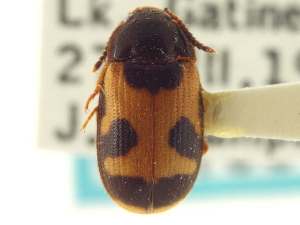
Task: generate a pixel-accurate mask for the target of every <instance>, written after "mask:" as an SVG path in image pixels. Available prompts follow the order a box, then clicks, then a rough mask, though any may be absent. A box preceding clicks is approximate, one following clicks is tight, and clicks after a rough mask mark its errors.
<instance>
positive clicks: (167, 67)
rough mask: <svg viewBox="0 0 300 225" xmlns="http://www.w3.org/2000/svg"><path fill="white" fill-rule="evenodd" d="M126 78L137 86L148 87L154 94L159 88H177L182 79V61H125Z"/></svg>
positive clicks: (133, 85)
mask: <svg viewBox="0 0 300 225" xmlns="http://www.w3.org/2000/svg"><path fill="white" fill-rule="evenodd" d="M124 65H125V68H124V73H125V80H126V81H127V82H128V84H129V85H130V86H132V87H135V88H146V89H148V90H149V91H150V93H151V94H152V95H154V94H156V93H157V92H158V91H159V89H161V88H164V89H174V88H177V87H178V86H179V84H180V81H181V79H182V69H181V66H180V62H174V63H169V64H164V65H139V64H134V63H128V62H126V63H124Z"/></svg>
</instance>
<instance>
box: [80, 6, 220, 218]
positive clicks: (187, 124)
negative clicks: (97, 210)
mask: <svg viewBox="0 0 300 225" xmlns="http://www.w3.org/2000/svg"><path fill="white" fill-rule="evenodd" d="M194 47H197V48H199V49H202V50H204V51H206V52H209V53H215V51H214V50H213V49H211V48H209V47H207V46H204V45H203V44H202V43H200V42H198V41H197V40H196V39H195V38H194V37H193V35H192V34H191V33H190V32H189V31H188V30H187V28H186V26H185V25H184V24H183V22H182V21H181V20H180V19H179V18H178V17H177V16H175V15H174V14H173V13H171V12H170V11H169V10H168V9H164V10H160V9H157V8H152V7H143V8H137V9H136V10H134V11H133V12H132V13H130V14H129V15H128V17H127V18H126V19H125V20H124V21H123V22H121V23H120V24H119V26H118V27H117V28H116V29H115V31H114V32H113V34H112V35H111V37H110V39H109V41H108V43H107V45H106V48H105V50H104V53H103V55H102V56H101V57H100V58H99V60H98V62H97V63H96V64H95V66H94V69H93V71H96V70H98V69H99V68H100V66H101V64H102V62H104V61H106V63H105V64H104V66H103V69H102V71H101V73H100V75H99V78H98V81H97V85H96V88H95V90H94V93H93V94H92V95H91V96H90V98H89V99H88V101H87V103H86V110H87V109H88V105H89V102H90V101H91V100H92V99H93V98H94V97H95V96H96V95H98V94H99V104H98V106H97V107H96V108H95V109H94V110H93V111H92V113H91V115H90V116H89V118H88V119H87V121H86V122H85V123H84V125H83V129H84V128H85V126H86V125H87V123H88V121H89V120H90V119H91V117H92V116H93V114H95V113H96V114H97V156H98V166H99V171H100V174H101V178H102V181H103V184H104V186H105V188H106V190H107V192H108V193H109V195H110V196H111V198H112V199H113V200H114V201H115V202H116V203H117V204H119V205H120V206H121V207H123V208H125V209H127V210H129V211H131V212H136V213H156V212H162V211H165V210H167V209H169V208H171V207H173V206H174V205H176V204H177V203H178V202H179V201H181V200H182V199H183V198H184V197H185V196H186V195H187V194H188V192H189V191H190V190H191V188H192V186H193V184H194V182H195V180H196V178H197V175H198V172H199V167H200V162H201V156H202V154H204V153H205V152H206V151H207V148H208V147H207V144H206V142H205V140H204V133H203V102H202V90H203V89H202V87H201V84H200V80H199V74H198V70H197V68H196V65H195V61H196V57H195V50H194Z"/></svg>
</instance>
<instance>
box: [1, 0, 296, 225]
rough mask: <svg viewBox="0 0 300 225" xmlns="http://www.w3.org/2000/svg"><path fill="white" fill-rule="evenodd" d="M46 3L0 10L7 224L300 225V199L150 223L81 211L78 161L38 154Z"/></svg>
mask: <svg viewBox="0 0 300 225" xmlns="http://www.w3.org/2000/svg"><path fill="white" fill-rule="evenodd" d="M49 1H50V0H49ZM139 2H140V5H149V4H151V1H139ZM40 3H41V1H37V0H28V1H22V0H19V1H13V0H11V1H2V4H1V8H0V23H1V24H0V28H1V31H2V32H1V37H0V40H1V42H0V44H1V46H0V51H1V52H0V55H1V64H0V65H1V78H2V83H1V84H2V85H1V89H0V98H1V100H0V102H1V104H2V108H1V117H0V118H1V123H0V124H1V126H2V132H1V136H2V138H1V144H2V147H1V157H0V178H1V184H0V206H1V216H0V223H1V224H27V223H28V224H106V223H110V224H121V223H122V224H123V223H126V222H128V223H131V224H141V223H142V224H164V223H168V224H183V223H185V224H186V223H188V222H190V223H196V224H264V223H267V224H271V223H272V224H299V221H300V219H299V207H300V196H281V197H279V196H273V195H272V196H256V197H255V198H253V199H250V198H247V197H245V198H235V199H230V197H228V198H223V199H222V200H220V201H212V200H207V201H206V202H203V203H201V204H197V207H193V206H191V205H189V206H187V205H185V204H181V205H179V206H178V207H176V208H175V209H173V210H171V211H169V212H167V213H164V214H158V215H150V216H141V215H135V214H131V213H128V212H125V211H123V210H122V209H119V210H118V211H109V209H107V210H103V209H102V210H101V211H100V210H99V209H97V208H92V207H89V208H83V207H79V206H77V205H76V204H75V203H74V201H73V193H72V188H71V183H72V181H71V165H70V163H71V160H70V154H68V153H61V152H59V151H54V152H50V151H43V150H41V149H37V147H36V136H37V134H36V127H37V112H38V100H39V98H38V94H39V88H41V87H39V85H38V84H39V73H40V72H41V71H39V68H40V65H41V62H40V56H39V54H40V51H41V47H42V44H43V43H41V42H40V40H41V33H40V29H41V24H42V23H41V22H42V21H41V5H40Z"/></svg>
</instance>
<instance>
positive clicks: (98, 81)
mask: <svg viewBox="0 0 300 225" xmlns="http://www.w3.org/2000/svg"><path fill="white" fill-rule="evenodd" d="M104 74H105V71H102V72H101V73H100V75H99V77H98V80H97V83H96V87H95V89H94V92H93V93H92V94H91V96H90V97H89V98H88V100H87V101H86V103H85V107H84V109H85V112H87V111H88V110H89V104H90V102H91V101H92V100H93V99H94V98H95V96H96V95H98V94H99V93H100V89H101V86H102V83H103V78H104Z"/></svg>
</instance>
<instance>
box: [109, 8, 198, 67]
mask: <svg viewBox="0 0 300 225" xmlns="http://www.w3.org/2000/svg"><path fill="white" fill-rule="evenodd" d="M182 26H183V25H182V24H181V25H180V24H179V23H178V21H176V20H174V18H172V16H171V15H170V14H169V13H167V12H166V11H163V10H160V9H157V8H152V7H143V8H137V9H136V10H134V11H133V12H132V13H130V14H129V15H128V17H127V18H126V19H125V20H124V21H123V22H121V23H120V25H119V26H118V27H117V29H116V30H115V31H114V32H113V34H112V36H111V38H110V41H109V43H108V49H107V58H108V61H126V62H132V63H136V64H165V63H171V62H174V61H177V60H178V59H179V58H180V59H181V58H187V59H190V60H193V59H195V51H194V46H193V44H192V43H191V42H190V40H189V38H188V37H187V34H186V32H185V31H184V29H183V28H182Z"/></svg>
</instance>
